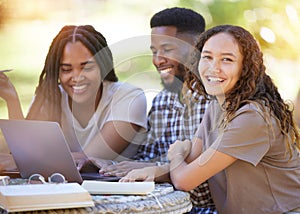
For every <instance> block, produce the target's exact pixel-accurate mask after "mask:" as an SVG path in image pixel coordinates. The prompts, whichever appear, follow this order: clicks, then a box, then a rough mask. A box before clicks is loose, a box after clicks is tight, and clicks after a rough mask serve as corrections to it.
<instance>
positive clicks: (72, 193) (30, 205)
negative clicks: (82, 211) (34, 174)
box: [0, 183, 94, 212]
mask: <svg viewBox="0 0 300 214" xmlns="http://www.w3.org/2000/svg"><path fill="white" fill-rule="evenodd" d="M0 206H1V207H3V208H4V209H5V210H7V211H9V212H10V211H14V212H16V211H29V210H30V211H32V210H45V209H61V208H75V207H90V206H94V202H93V200H92V197H91V195H90V194H89V193H88V191H86V190H85V189H84V188H82V187H81V186H80V185H79V184H78V183H66V184H33V185H8V186H0Z"/></svg>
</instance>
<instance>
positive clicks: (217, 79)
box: [207, 77, 223, 82]
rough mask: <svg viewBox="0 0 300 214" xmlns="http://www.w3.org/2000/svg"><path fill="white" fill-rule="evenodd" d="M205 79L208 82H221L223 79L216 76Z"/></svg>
mask: <svg viewBox="0 0 300 214" xmlns="http://www.w3.org/2000/svg"><path fill="white" fill-rule="evenodd" d="M207 79H208V81H209V82H223V79H221V78H218V77H208V78H207Z"/></svg>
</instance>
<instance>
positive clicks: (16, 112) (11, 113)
mask: <svg viewBox="0 0 300 214" xmlns="http://www.w3.org/2000/svg"><path fill="white" fill-rule="evenodd" d="M6 105H7V110H8V118H9V119H15V120H23V119H24V115H23V111H22V107H21V102H20V99H19V98H18V96H16V97H15V98H12V99H9V100H7V101H6Z"/></svg>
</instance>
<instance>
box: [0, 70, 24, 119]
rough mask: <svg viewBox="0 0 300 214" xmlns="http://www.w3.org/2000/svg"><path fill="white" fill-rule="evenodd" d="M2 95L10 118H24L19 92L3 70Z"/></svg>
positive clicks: (0, 92)
mask: <svg viewBox="0 0 300 214" xmlns="http://www.w3.org/2000/svg"><path fill="white" fill-rule="evenodd" d="M0 97H2V98H3V99H4V100H5V102H6V105H7V109H8V116H9V119H19V120H20V119H24V115H23V112H22V108H21V103H20V99H19V96H18V93H17V91H16V89H15V87H14V85H13V84H12V83H11V81H10V80H9V78H8V77H7V76H6V75H5V74H4V73H3V72H0Z"/></svg>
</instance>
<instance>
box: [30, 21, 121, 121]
mask: <svg viewBox="0 0 300 214" xmlns="http://www.w3.org/2000/svg"><path fill="white" fill-rule="evenodd" d="M76 41H80V42H81V43H82V44H83V45H84V46H85V47H86V48H87V49H88V50H89V51H90V52H91V53H92V54H93V55H94V58H95V60H96V62H97V64H98V66H99V68H100V72H101V78H102V79H103V80H108V81H112V82H116V81H118V78H117V76H116V74H115V71H114V66H113V57H112V53H111V51H110V49H109V47H108V45H107V42H106V39H105V37H104V36H103V35H102V34H101V33H100V32H98V31H96V30H95V29H94V27H93V26H91V25H80V26H75V25H66V26H64V27H63V28H62V29H61V30H60V32H59V33H58V34H57V35H56V37H55V38H54V39H53V41H52V44H51V46H50V48H49V51H48V54H47V57H46V60H45V65H44V68H43V70H42V73H41V75H40V77H39V85H38V86H37V88H36V91H35V99H34V102H33V103H32V106H31V108H30V110H29V112H28V115H27V117H26V119H31V120H49V121H55V122H58V123H60V122H61V121H60V119H61V92H60V89H59V69H60V61H61V57H62V55H63V51H64V48H65V46H66V44H67V43H68V42H76ZM99 87H100V86H99Z"/></svg>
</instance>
